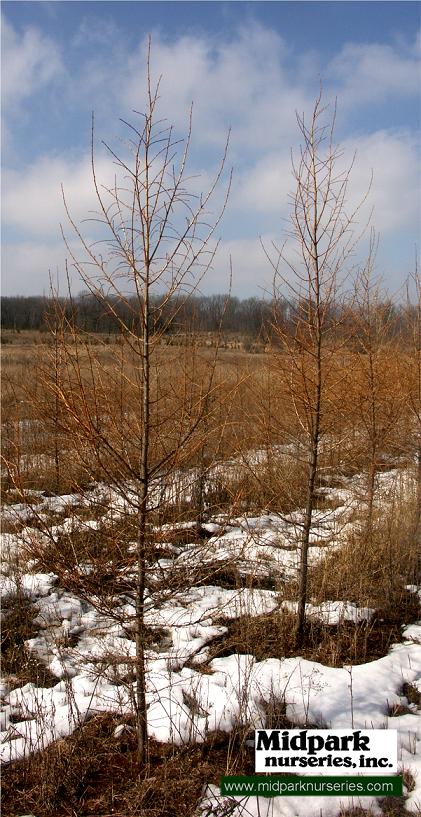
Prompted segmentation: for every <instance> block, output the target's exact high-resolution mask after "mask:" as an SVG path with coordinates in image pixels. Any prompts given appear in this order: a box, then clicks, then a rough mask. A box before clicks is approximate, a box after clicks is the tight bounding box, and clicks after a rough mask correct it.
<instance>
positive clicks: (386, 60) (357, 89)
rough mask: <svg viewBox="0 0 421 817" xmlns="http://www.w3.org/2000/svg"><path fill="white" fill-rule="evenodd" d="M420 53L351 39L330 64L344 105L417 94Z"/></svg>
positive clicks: (332, 76)
mask: <svg viewBox="0 0 421 817" xmlns="http://www.w3.org/2000/svg"><path fill="white" fill-rule="evenodd" d="M419 71H420V69H419V55H417V53H416V50H415V49H414V48H412V47H407V48H406V49H400V51H398V50H397V49H396V48H393V47H392V46H390V45H384V44H377V43H366V44H356V43H349V44H348V45H345V46H344V48H343V49H342V51H341V52H340V53H339V54H338V55H337V56H336V57H334V59H333V60H332V61H331V62H330V64H329V65H328V67H327V71H326V76H327V77H328V79H329V81H330V82H334V83H335V82H336V83H337V86H338V89H339V95H340V101H341V104H343V105H347V106H349V105H355V104H361V103H364V102H370V101H372V102H375V103H382V102H384V100H385V99H387V98H391V97H393V96H397V95H398V96H404V97H407V96H415V97H418V95H419V90H420V73H419Z"/></svg>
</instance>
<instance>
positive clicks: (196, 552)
mask: <svg viewBox="0 0 421 817" xmlns="http://www.w3.org/2000/svg"><path fill="white" fill-rule="evenodd" d="M398 480H400V481H403V483H405V480H407V481H408V480H409V477H408V475H406V474H405V473H402V472H401V471H397V470H396V471H389V472H385V473H383V474H381V475H379V485H378V501H379V502H382V501H387V498H388V495H389V492H390V491H392V490H394V488H396V484H397V481H398ZM95 490H96V492H97V494H98V495H99V494H100V493H101V492H102V494H103V493H104V491H107V489H106V488H104V486H100V487H98V488H97V489H95ZM327 492H328V494H329V497H328V498H330V499H334V500H335V502H334V503H332V504H333V505H334V506H335V507H334V509H333V510H332V509H329V508H327V509H326V510H323V511H316V513H315V516H314V525H313V530H312V547H311V549H310V558H311V560H312V561H313V562H315V561H317V560H318V559H319V558H320V557H321V555H323V554H324V553H325V551H326V548H330V549H333V548H338V547H340V546H341V544H342V543H343V542H344V541H345V538H346V536H347V534H348V533H349V530H350V527H351V526H352V525H353V524H355V511H356V508H357V507H358V502H359V501H360V500H359V480H358V478H354V479H353V480H350V481H349V483H348V484H347V485H344V487H342V488H341V489H327ZM88 500H89V498H88ZM87 507H89V501H88V502H87V498H86V496H85V497H81V496H78V495H77V494H73V495H70V496H65V497H43V496H42V495H39V497H38V498H37V500H36V502H35V505H34V504H32V506H27V505H25V504H24V503H20V504H16V505H8V506H5V507H4V508H3V519H4V520H5V521H7V523H8V525H9V527H11V526H12V524H13V523H16V522H17V523H19V524H18V527H17V528H16V532H9V533H5V534H3V568H2V570H3V572H2V574H1V577H0V578H1V589H2V594H3V598H4V605H5V607H6V611H7V603H8V602H7V600H8V598H10V597H11V596H12V595H13V594H16V592H17V591H19V592H20V593H22V594H24V595H25V596H26V597H27V598H29V599H30V601H31V604H32V605H33V607H34V612H35V613H36V618H35V621H34V623H35V625H36V628H37V631H38V632H37V635H36V636H35V637H33V638H31V639H29V640H28V641H27V645H26V646H27V648H28V649H29V650H30V651H31V652H33V653H36V654H37V656H38V657H39V658H40V659H41V660H42V661H43V662H44V663H45V664H46V666H47V667H48V668H49V670H50V672H51V673H52V674H53V675H54V676H56V678H57V683H56V684H55V685H54V686H51V687H49V688H40V687H36V686H34V685H33V684H30V683H28V684H26V685H25V686H22V687H19V686H15V684H14V683H13V679H8V678H7V677H6V678H4V679H3V681H2V684H1V699H2V708H1V728H2V732H1V746H0V749H1V759H2V762H5V763H9V762H11V761H14V760H16V759H18V758H22V757H25V756H27V755H29V754H30V753H32V752H36V751H39V750H42V749H43V748H44V747H46V746H47V745H48V744H49V743H51V742H52V741H54V740H56V739H58V738H59V737H63V736H66V735H68V734H70V733H71V732H72V731H73V730H74V729H75V728H77V727H78V726H79V725H81V724H82V723H83V721H84V720H85V719H86V718H87V717H89V716H91V715H92V714H94V713H97V712H102V711H109V712H114V713H116V714H120V715H121V716H122V719H123V718H124V716H125V715H127V714H130V713H132V712H133V681H132V676H131V675H130V672H132V670H133V659H134V657H135V641H134V636H133V624H134V603H133V599H132V597H131V596H130V594H127V593H126V594H125V593H121V594H120V595H119V596H118V597H117V598H116V599H115V605H114V610H113V614H112V615H109V614H108V612H107V611H104V610H101V605H100V604H98V605H96V603H95V599H92V600H91V602H90V601H88V600H86V598H83V597H78V596H77V595H76V594H74V593H73V592H70V591H69V590H67V589H65V588H64V587H62V586H60V583H59V580H58V577H57V576H56V575H55V574H54V573H48V574H47V573H39V572H38V573H37V572H34V568H35V565H34V564H31V563H30V562H29V563H28V561H27V560H25V552H26V548H27V545H28V543H32V544H33V543H34V542H39V543H40V545H41V546H42V544H43V541H45V533H42V532H41V531H40V529H39V525H38V526H37V527H34V526H33V524H34V518H37V519H38V521H39V520H40V519H45V520H47V519H48V515H49V514H51V513H61V514H62V519H61V520H60V522H59V524H56V525H55V526H54V527H52V528H51V529H50V533H49V535H50V536H52V537H53V538H54V537H57V536H59V535H60V534H61V533H63V532H69V531H70V532H71V531H72V530H75V529H79V530H83V529H84V528H85V529H92V530H97V531H99V532H100V530H101V525H102V524H103V523H105V522H106V521H109V520H110V519H112V520H113V522H114V523H115V522H116V520H118V518H119V515H124V512H125V507H124V502H122V501H121V499H120V497H119V496H118V495H117V494H114V493H113V492H112V491H110V490H109V489H108V496H107V510H106V511H104V513H103V516H102V518H100V517H98V515H97V516H96V517H95V519H89V518H87V515H86V508H87ZM82 510H83V511H84V513H83V514H82ZM301 519H302V515H301V512H300V511H296V512H294V513H292V514H289V515H288V516H286V517H285V516H284V517H282V518H281V517H279V516H277V515H275V514H264V515H261V516H258V517H253V518H251V517H246V516H244V517H238V518H236V519H229V520H228V519H226V518H223V517H219V518H216V519H213V520H212V521H210V522H209V523H208V525H207V530H208V533H209V538H208V539H207V541H206V542H203V541H201V542H198V541H195V539H194V533H193V529H192V541H191V542H190V543H187V544H183V545H173V546H172V555H171V556H169V555H168V553H166V555H165V558H162V559H160V560H159V561H158V562H157V564H156V566H155V568H154V569H155V570H156V578H157V582H158V580H159V583H160V584H159V586H161V585H162V577H163V576H164V577H165V575H167V574H168V575H170V574H171V572H177V571H182V570H184V571H186V570H187V571H188V568H189V566H193V565H202V566H206V564H209V565H210V564H212V565H215V563H218V562H221V564H223V563H226V562H227V561H228V562H229V563H232V564H235V566H236V569H237V570H238V572H239V574H240V575H242V576H249V575H252V576H254V577H256V576H260V577H270V578H272V579H274V580H278V579H279V580H280V579H283V580H287V579H289V578H291V577H293V576H294V575H295V574H296V570H297V564H298V550H297V542H298V538H299V531H300V522H301ZM31 523H32V524H31ZM172 527H174V526H172ZM184 529H185V530H188V526H184ZM156 535H157V541H158V540H159V530H157V531H156ZM187 538H188V537H187ZM167 550H168V548H167ZM19 560H20V562H21V564H24V565H25V568H24V571H23V573H21V574H20V575H19V578H16V576H17V574H16V572H15V571H14V569H13V565H15V564H16V561H19ZM79 569H80V571H81V572H83V571H85V572H86V573H89V571H90V570H92V566H91V565H89V564H81V565H79ZM134 570H135V568H134V566H132V567H128V568H126V569H125V572H124V576H125V578H126V579H128V580H130V578H131V577H132V576H133V575H134ZM149 587H150V589H149V595H148V597H147V600H146V601H147V604H146V610H147V613H146V619H147V624H148V625H149V626H150V627H151V628H159V630H158V629H157V632H159V636H157V639H156V641H155V642H152V643H151V646H150V647H149V649H148V651H147V682H148V693H147V702H148V731H149V735H150V736H151V737H154V738H155V739H157V740H158V741H163V742H168V741H172V742H174V743H176V744H183V743H186V742H189V741H199V742H202V741H203V740H204V739H205V738H206V735H208V734H209V733H210V732H212V731H214V730H223V731H226V732H230V731H232V730H234V729H235V728H236V727H237V726H238V725H239V724H249V725H250V726H251V727H252V728H254V727H260V726H265V718H266V712H267V708H268V705H269V704H270V705H273V703H274V702H275V703H276V702H279V705H280V706H281V705H282V706H285V707H286V716H287V718H288V719H289V720H290V721H291V722H292V723H294V724H297V725H301V724H317V725H319V726H320V727H327V728H333V729H334V728H348V727H350V726H351V725H352V727H353V728H362V727H367V728H368V727H370V728H384V729H388V728H393V729H396V730H397V731H398V738H399V755H398V756H399V764H400V770H407V771H408V772H410V774H411V776H412V777H413V779H414V781H415V786H414V788H413V789H412V791H410V792H406V793H407V795H408V797H407V800H406V808H407V810H408V811H409V812H410V813H414V814H421V711H420V707H419V706H417V704H415V703H410V702H409V701H408V700H407V699H406V698H405V697H404V696H403V693H402V687H403V684H404V683H407V684H411V685H412V686H413V687H414V688H416V689H417V690H419V692H420V693H421V622H419V623H416V624H411V625H409V626H406V627H405V629H404V632H403V640H402V642H401V643H399V644H395V645H393V646H392V647H391V648H390V650H389V652H388V654H387V655H385V656H384V657H383V658H380V659H378V660H376V661H371V662H370V663H367V664H358V665H356V666H353V667H341V668H332V667H327V666H324V665H322V664H319V663H316V662H314V661H309V660H306V659H304V658H301V657H299V656H296V657H293V658H285V659H283V660H279V659H276V658H268V659H266V660H262V661H258V660H256V658H255V656H253V655H251V654H233V655H228V656H226V657H219V658H214V659H213V660H209V650H210V645H211V644H212V642H213V641H214V640H215V639H216V638H220V637H221V636H223V635H224V633H225V632H226V627H225V626H224V625H223V624H221V623H220V622H221V618H222V617H223V618H224V619H229V618H237V617H238V616H240V615H244V614H247V615H248V616H258V615H261V614H262V613H269V612H271V611H274V610H276V609H278V608H279V607H280V606H281V605H283V606H284V607H285V606H286V607H287V608H290V609H292V608H293V607H294V602H293V601H285V600H284V599H283V600H280V597H279V595H278V593H277V592H276V591H275V590H264V589H260V588H253V589H249V588H246V587H242V588H241V589H227V588H224V587H219V586H216V585H214V584H209V585H201V586H193V587H186V588H184V589H181V590H178V591H177V592H176V593H171V594H168V595H162V596H160V595H159V592H156V593H155V592H154V590H153V576H152V581H151V582H150V585H149ZM411 591H412V592H414V593H420V589H419V588H416V587H412V588H411ZM373 612H374V610H371V609H369V608H358V607H357V606H356V605H355V604H352V603H350V602H349V601H347V600H346V599H332V600H331V601H330V602H325V603H324V604H322V605H317V604H309V605H308V608H307V614H308V615H309V616H312V617H315V618H319V619H320V620H322V621H324V622H325V623H326V624H327V625H329V624H337V623H338V622H339V621H341V620H351V621H355V622H358V621H361V620H363V619H367V620H369V619H370V617H371V616H372V614H373ZM204 664H206V669H207V671H206V673H204V672H203V671H202V665H204ZM399 705H401V706H405V714H397V715H393V716H391V715H390V712H393V711H394V707H395V708H396V707H397V706H399ZM397 711H399V710H397ZM320 773H321V774H323V770H321V772H320ZM325 773H327V770H326V771H325ZM345 805H347V806H351V805H356V801H352V799H351V798H348V799H347V798H335V797H332V798H320V799H317V798H313V797H311V798H308V797H303V798H300V797H297V798H294V797H288V798H275V799H273V800H265V799H258V798H247V799H246V800H244V798H241V799H240V798H239V801H238V804H237V805H236V806H235V809H234V810H233V811H230V813H233V814H236V815H256V817H257V815H259V817H263V815H265V817H266V816H267V817H269V815H273V817H278V815H279V817H295V816H298V817H315V815H319V814H323V817H336V815H337V814H338V813H339V811H340V808H341V806H342V807H344V806H345ZM363 805H364V807H365V808H369V807H370V808H371V809H372V812H373V813H377V812H379V813H380V808H379V805H378V804H377V801H376V800H375V799H370V798H367V797H365V798H364V799H363ZM223 808H224V804H223V799H222V798H221V797H220V795H219V790H217V789H216V787H215V786H208V788H207V791H206V794H205V796H204V799H203V802H202V804H201V806H200V809H201V811H202V813H203V814H215V815H216V814H218V813H222V811H221V809H223ZM218 809H219V811H218ZM224 813H225V812H224Z"/></svg>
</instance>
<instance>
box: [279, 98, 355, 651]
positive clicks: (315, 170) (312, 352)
mask: <svg viewBox="0 0 421 817" xmlns="http://www.w3.org/2000/svg"><path fill="white" fill-rule="evenodd" d="M326 112H327V108H326V107H324V106H323V104H322V94H321V92H320V94H319V96H318V98H317V100H316V102H315V105H314V108H313V112H312V115H311V117H310V121H309V122H308V121H307V120H306V118H305V117H304V115H299V114H297V122H298V128H299V132H300V136H301V139H302V145H301V149H300V153H299V157H298V159H297V160H295V159H294V158H293V159H292V170H293V177H294V180H295V192H294V193H293V194H292V197H291V229H290V232H289V235H287V239H286V241H285V243H284V244H283V245H282V246H281V247H279V246H277V245H276V244H273V245H272V248H270V249H268V248H264V249H265V252H266V256H267V258H268V259H269V261H270V263H271V265H272V268H273V270H274V296H275V317H274V334H275V340H276V347H277V348H276V347H275V350H274V355H275V358H276V363H277V369H278V379H279V382H280V384H281V388H284V389H285V390H286V393H287V394H288V395H289V404H290V408H291V411H290V414H291V415H292V417H291V418H290V419H289V428H288V427H287V426H285V425H283V423H282V420H280V423H279V427H280V432H281V433H282V434H283V439H287V440H289V441H290V442H292V441H293V442H294V443H295V445H296V447H297V450H298V452H299V454H298V455H299V457H300V458H301V459H302V460H303V461H304V463H305V468H306V476H305V510H304V516H303V521H302V527H301V534H300V563H299V578H298V615H297V625H296V644H297V647H299V646H300V645H301V644H302V641H303V635H304V623H305V607H306V601H307V574H308V553H309V544H310V534H311V526H312V519H313V513H314V510H315V506H316V499H317V488H318V475H319V470H320V453H321V447H322V444H326V442H327V441H328V440H329V435H331V434H332V432H333V428H334V426H333V423H332V420H333V414H334V412H333V406H334V394H335V377H337V373H336V375H335V369H336V368H337V367H336V353H337V349H338V336H339V330H338V323H339V322H340V321H341V304H340V300H341V292H343V285H344V281H345V279H346V277H347V275H348V274H349V272H350V268H349V264H350V256H351V254H352V253H353V250H354V248H355V245H356V243H357V241H358V239H359V237H360V236H359V235H356V234H355V230H354V225H355V224H356V216H357V214H358V211H359V209H360V208H361V206H362V204H363V202H364V201H365V198H366V195H367V194H366V195H365V196H364V198H363V199H362V200H361V201H360V202H359V204H358V205H357V207H356V208H355V209H354V210H350V211H348V208H347V204H346V202H347V194H348V187H349V182H350V176H351V170H352V166H353V160H352V161H351V163H350V164H349V165H348V166H346V167H345V169H344V163H343V161H342V151H341V150H340V148H338V147H337V146H336V145H335V143H334V128H335V118H336V107H335V109H334V110H333V113H332V114H331V115H330V116H328V117H327V119H326V116H325V115H326ZM288 238H290V239H291V240H292V243H293V251H294V252H293V253H292V252H290V249H289V244H288ZM295 259H297V260H295ZM285 295H287V296H288V300H289V301H290V303H291V305H292V315H291V320H290V323H291V326H290V327H289V328H288V331H287V330H286V328H285V326H284V322H283V320H282V314H283V309H282V307H283V304H284V299H285ZM278 303H279V305H280V309H279V313H280V315H281V319H278V318H277V310H276V306H277V304H278ZM342 343H343V341H342ZM339 376H340V375H339ZM339 419H340V418H339V417H338V416H336V422H339Z"/></svg>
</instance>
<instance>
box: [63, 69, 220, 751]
mask: <svg viewBox="0 0 421 817" xmlns="http://www.w3.org/2000/svg"><path fill="white" fill-rule="evenodd" d="M149 57H150V53H149V55H148V68H147V105H146V112H145V113H144V114H142V115H139V116H138V124H132V123H126V122H125V123H124V124H125V125H126V127H127V128H128V132H129V134H130V139H129V142H128V150H127V151H126V153H127V155H126V154H123V153H122V152H121V153H119V154H117V153H116V152H115V151H114V150H113V149H112V148H111V147H109V146H108V145H105V143H104V145H105V148H106V150H107V152H108V154H109V156H110V157H111V158H112V160H113V162H114V164H115V167H116V176H115V181H114V183H113V185H112V186H103V185H102V184H101V182H100V180H99V178H98V175H97V165H96V160H95V151H94V135H95V134H94V126H93V124H92V177H93V184H94V189H95V194H96V199H97V203H98V206H99V212H98V213H97V215H96V216H95V218H94V222H95V228H96V229H97V230H99V233H100V235H99V239H98V240H97V241H95V242H93V241H90V240H88V239H87V238H86V237H85V233H84V232H83V231H82V229H81V227H79V225H78V224H77V223H76V221H75V220H74V218H73V216H72V214H71V208H70V205H68V203H67V201H66V198H65V195H64V193H63V199H64V204H65V208H66V212H67V216H68V218H69V221H70V224H71V227H72V233H73V235H72V241H70V240H69V238H68V237H67V235H66V234H65V233H64V231H63V236H64V240H65V242H66V246H67V249H68V252H69V256H70V259H71V261H70V263H71V266H72V268H73V269H74V270H76V271H77V273H78V274H79V277H80V280H81V281H82V282H83V285H84V287H85V288H86V289H87V290H88V292H89V293H90V294H91V296H92V297H93V298H94V299H95V300H96V302H97V303H98V304H99V306H100V309H101V310H102V311H103V312H104V314H108V315H111V316H112V318H113V320H114V321H115V323H116V325H117V326H118V327H119V350H118V354H117V355H114V354H112V353H111V360H110V359H109V358H107V359H106V362H104V360H105V357H104V355H105V352H107V349H106V347H105V346H104V344H102V345H101V344H100V348H101V354H99V353H98V351H97V350H96V349H95V348H93V347H91V345H90V343H89V341H88V340H85V341H84V340H83V337H82V333H81V332H80V331H78V330H77V329H76V328H75V325H74V322H72V320H71V317H70V318H69V317H68V314H69V310H68V309H67V316H66V315H65V314H64V313H63V303H62V302H59V301H58V300H57V301H56V305H57V310H58V313H59V316H60V321H61V323H62V324H64V331H63V333H62V342H63V348H62V349H61V359H62V361H63V363H62V369H63V370H64V371H63V372H62V377H61V378H60V382H57V380H55V379H53V381H52V382H51V383H50V388H51V389H52V392H53V393H54V395H55V397H56V398H57V400H58V402H59V403H60V411H59V415H60V424H61V427H62V429H63V431H64V432H65V433H66V435H67V438H68V439H72V440H73V444H74V445H75V454H76V455H77V456H78V457H79V459H80V461H81V464H82V466H83V469H84V470H85V472H86V474H87V475H88V476H89V477H91V478H96V479H98V478H103V479H106V481H107V483H108V484H110V485H111V486H113V487H114V489H115V490H116V491H117V492H118V494H119V495H120V496H121V498H122V501H123V502H124V503H126V504H127V505H128V506H130V508H131V511H132V513H133V512H135V513H136V515H137V578H136V587H135V594H134V595H135V607H136V615H135V620H136V684H135V708H136V722H137V730H138V754H139V760H140V762H141V763H142V764H145V763H147V759H148V740H147V718H146V712H147V705H146V677H145V643H146V627H145V593H146V573H147V565H148V557H149V555H150V546H151V541H152V533H151V529H152V523H151V521H150V520H151V518H152V517H151V514H152V513H153V512H154V510H155V507H156V502H155V501H154V499H153V498H152V493H153V492H154V491H155V489H156V487H157V484H159V485H160V486H161V490H160V499H161V501H162V500H163V497H165V491H166V490H167V491H170V493H171V480H172V479H174V475H175V474H176V473H177V472H179V471H180V470H182V469H183V468H185V467H186V466H187V465H188V464H189V463H191V462H192V461H193V460H194V456H195V453H196V452H197V451H199V452H200V451H201V450H203V445H204V436H203V435H204V434H206V433H209V422H210V421H209V405H210V403H211V395H212V393H213V391H214V390H217V386H216V383H215V359H214V361H213V363H212V364H211V365H208V366H207V367H205V368H203V367H202V370H201V373H200V378H199V377H198V376H197V375H198V366H197V365H195V362H194V360H193V362H192V357H191V355H190V352H189V350H186V351H185V352H183V351H180V349H177V348H173V349H170V348H169V347H166V336H167V334H168V331H169V330H170V329H171V330H172V331H173V332H174V330H176V327H177V315H178V313H179V312H181V311H182V309H183V306H184V305H185V304H186V302H188V300H189V298H190V297H192V296H193V295H194V294H195V292H197V288H198V286H199V284H200V281H201V280H202V279H203V277H204V275H205V274H206V272H207V271H208V270H209V269H210V267H211V264H212V262H213V259H214V256H215V252H216V247H217V244H216V243H215V242H214V241H213V236H214V233H215V229H216V227H217V225H218V224H219V221H220V218H221V216H222V214H223V211H224V209H225V204H226V200H227V195H228V190H229V186H230V180H228V183H227V187H226V190H225V193H224V195H223V197H222V203H220V204H219V208H218V207H217V214H216V215H213V216H212V214H210V213H209V211H210V207H211V203H212V202H213V200H214V199H215V194H216V191H217V188H218V186H219V182H220V181H221V179H222V176H223V172H224V167H225V159H226V151H227V145H226V147H225V151H224V154H223V157H222V160H221V163H220V166H219V169H218V171H217V173H216V175H215V178H214V180H213V182H212V184H211V186H210V188H209V189H208V191H207V192H206V194H201V195H195V194H193V193H192V192H191V187H192V185H191V184H190V185H189V182H190V179H189V177H188V176H187V162H188V157H189V148H190V139H191V114H190V122H189V127H188V134H187V138H186V140H185V142H184V146H183V149H182V155H181V158H179V159H178V158H177V147H176V146H177V144H178V143H177V141H176V140H175V138H174V135H173V128H172V127H171V126H169V127H167V126H166V125H165V122H163V121H162V120H159V118H158V114H157V108H158V100H159V87H160V82H159V81H158V83H157V84H156V86H154V85H153V83H152V79H151V70H150V61H149ZM227 144H228V143H227ZM75 241H76V243H77V245H78V249H75ZM69 272H70V271H69ZM119 305H122V306H123V307H124V308H122V309H119V308H118V306H119ZM70 316H71V310H70ZM163 316H164V318H163ZM108 354H110V350H108ZM101 355H102V357H101ZM189 355H190V357H189ZM55 405H56V404H55ZM129 484H130V489H129V487H128V485H129ZM154 502H155V504H154Z"/></svg>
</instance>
